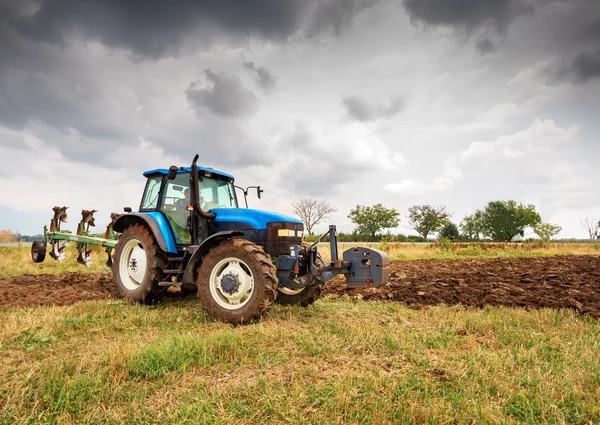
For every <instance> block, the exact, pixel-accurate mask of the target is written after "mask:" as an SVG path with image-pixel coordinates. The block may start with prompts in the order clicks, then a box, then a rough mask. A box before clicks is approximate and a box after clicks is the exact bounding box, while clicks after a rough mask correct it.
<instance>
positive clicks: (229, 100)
mask: <svg viewBox="0 0 600 425" xmlns="http://www.w3.org/2000/svg"><path fill="white" fill-rule="evenodd" d="M204 75H205V76H206V80H207V81H208V84H203V82H202V81H200V80H197V81H194V82H192V83H191V84H190V87H189V88H188V89H187V91H186V96H187V99H188V102H190V104H191V105H192V106H193V107H194V109H195V110H196V111H199V109H202V108H206V109H208V110H209V111H210V112H212V113H213V114H215V115H218V116H221V117H241V116H244V115H250V114H252V113H253V112H254V111H256V109H257V107H258V100H257V98H256V95H255V94H254V93H253V92H252V91H251V90H249V89H247V88H246V87H245V86H244V84H243V83H242V81H241V80H240V79H239V78H238V77H235V76H231V77H230V76H227V75H225V74H224V73H222V72H220V73H215V72H213V71H211V70H210V69H205V70H204Z"/></svg>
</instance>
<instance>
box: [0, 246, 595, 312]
mask: <svg viewBox="0 0 600 425" xmlns="http://www.w3.org/2000/svg"><path fill="white" fill-rule="evenodd" d="M324 293H325V294H340V295H341V294H345V293H348V294H349V295H351V296H354V295H358V294H361V295H362V296H363V299H366V300H388V301H396V302H400V303H403V304H406V305H408V306H411V307H415V308H420V307H424V306H431V305H439V304H446V305H456V304H461V305H465V306H474V307H483V306H484V305H505V306H515V307H527V308H542V307H549V308H571V309H574V310H576V311H578V312H580V313H587V314H589V315H591V316H594V317H600V257H596V256H561V257H546V258H514V259H513V258H511V259H486V260H452V261H447V260H415V261H394V262H392V264H391V266H390V280H389V282H388V284H387V285H385V286H383V287H381V288H368V289H352V290H347V289H346V284H345V280H344V279H343V278H339V277H338V278H336V279H334V280H333V281H331V282H328V283H327V284H326V285H325V291H324ZM114 298H117V293H116V290H115V285H114V283H113V281H112V276H111V275H110V274H84V273H67V274H63V275H23V276H18V277H2V276H0V308H7V307H29V306H36V305H66V304H72V303H74V302H77V301H82V300H104V299H114Z"/></svg>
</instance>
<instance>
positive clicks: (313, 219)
mask: <svg viewBox="0 0 600 425" xmlns="http://www.w3.org/2000/svg"><path fill="white" fill-rule="evenodd" d="M292 209H293V210H294V214H296V215H297V216H298V217H300V220H302V222H303V223H304V225H305V226H306V231H307V232H308V234H309V235H312V234H313V228H314V227H315V226H316V225H317V224H319V223H320V222H321V221H323V219H325V218H327V217H328V216H329V215H330V214H333V213H334V212H337V210H338V209H337V208H336V207H334V206H333V205H332V204H330V203H329V202H327V201H325V200H319V199H312V198H300V199H299V200H298V201H296V202H294V203H292Z"/></svg>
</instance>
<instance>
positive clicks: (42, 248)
mask: <svg viewBox="0 0 600 425" xmlns="http://www.w3.org/2000/svg"><path fill="white" fill-rule="evenodd" d="M44 258H46V243H45V242H44V241H33V243H32V244H31V259H32V260H33V262H34V263H41V262H42V261H44Z"/></svg>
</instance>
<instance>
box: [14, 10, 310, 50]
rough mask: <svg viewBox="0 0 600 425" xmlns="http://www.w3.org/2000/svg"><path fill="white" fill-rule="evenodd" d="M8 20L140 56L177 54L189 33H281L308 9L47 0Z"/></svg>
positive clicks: (24, 28) (34, 31)
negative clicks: (35, 8) (76, 35)
mask: <svg viewBox="0 0 600 425" xmlns="http://www.w3.org/2000/svg"><path fill="white" fill-rule="evenodd" d="M10 11H11V12H13V15H12V16H11V18H10V22H11V23H12V25H14V26H15V27H16V28H18V29H19V30H20V31H21V32H22V33H23V34H26V35H27V36H29V37H32V38H34V39H37V40H43V41H54V42H64V41H65V39H66V38H67V37H68V36H69V35H70V34H73V33H75V34H80V35H82V36H84V37H85V38H88V39H94V40H99V41H100V42H102V43H103V44H105V45H107V46H111V47H120V48H125V49H128V50H131V51H132V53H133V54H135V55H139V56H141V57H152V58H159V57H162V56H173V55H176V54H177V53H178V52H179V50H180V48H181V45H182V43H183V42H184V40H185V39H186V37H187V36H189V35H191V34H193V33H195V32H196V33H197V35H198V34H199V35H201V36H202V37H200V38H198V39H197V41H196V42H198V43H200V44H202V45H204V46H206V45H209V44H210V43H211V38H212V35H214V34H215V33H218V32H221V33H222V34H224V35H225V34H226V35H230V36H232V37H234V38H237V39H244V38H245V37H259V38H264V39H270V40H279V39H285V38H286V37H288V36H289V35H290V34H293V33H294V32H295V31H296V30H297V29H298V26H299V25H300V23H301V22H302V18H303V16H304V13H305V11H306V4H305V2H304V1H303V0H288V1H285V2H282V1H280V0H254V1H246V0H237V1H221V0H207V1H192V0H174V1H143V0H127V1H120V0H96V1H85V0H84V1H79V0H46V1H44V2H42V3H40V7H39V9H38V10H36V11H35V13H28V14H27V13H20V14H15V13H14V12H15V10H14V8H13V9H12V10H10Z"/></svg>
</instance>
